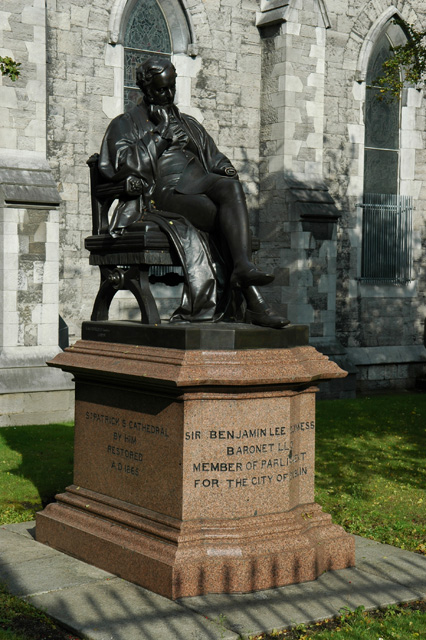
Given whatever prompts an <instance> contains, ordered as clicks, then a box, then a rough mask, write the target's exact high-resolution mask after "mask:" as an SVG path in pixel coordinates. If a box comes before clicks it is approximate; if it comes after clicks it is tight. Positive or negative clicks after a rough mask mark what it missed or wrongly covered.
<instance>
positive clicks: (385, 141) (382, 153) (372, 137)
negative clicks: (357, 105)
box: [364, 32, 401, 194]
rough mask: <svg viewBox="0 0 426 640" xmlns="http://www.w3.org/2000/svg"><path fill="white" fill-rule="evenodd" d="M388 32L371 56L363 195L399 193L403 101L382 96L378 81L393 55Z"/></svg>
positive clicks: (368, 77)
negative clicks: (386, 62) (400, 123)
mask: <svg viewBox="0 0 426 640" xmlns="http://www.w3.org/2000/svg"><path fill="white" fill-rule="evenodd" d="M392 55H393V54H392V44H391V41H390V39H389V36H388V33H387V32H386V33H385V34H383V35H382V37H381V38H380V39H379V41H378V42H377V44H376V46H375V47H374V49H373V52H372V55H371V57H370V61H369V65H368V69H367V78H366V81H367V82H366V84H367V88H366V96H365V157H364V192H365V193H382V194H385V193H394V194H396V193H398V174H399V122H400V111H401V107H400V105H401V100H400V99H393V100H389V99H387V98H383V97H382V93H381V91H382V88H381V87H380V86H379V85H378V84H377V80H378V79H379V77H380V76H381V75H382V74H383V69H382V65H383V63H384V62H385V60H387V59H388V58H390V57H391V56H392Z"/></svg>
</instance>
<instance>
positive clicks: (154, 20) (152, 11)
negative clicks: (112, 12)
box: [124, 0, 172, 111]
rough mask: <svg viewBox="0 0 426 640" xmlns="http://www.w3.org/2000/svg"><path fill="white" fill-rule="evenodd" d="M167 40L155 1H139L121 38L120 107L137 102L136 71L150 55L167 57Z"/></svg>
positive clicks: (161, 16)
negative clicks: (121, 74) (122, 63)
mask: <svg viewBox="0 0 426 640" xmlns="http://www.w3.org/2000/svg"><path fill="white" fill-rule="evenodd" d="M171 52H172V45H171V38H170V33H169V29H168V26H167V22H166V19H165V17H164V14H163V12H162V10H161V9H160V7H159V5H158V3H157V2H156V0H139V2H137V3H136V4H135V6H134V7H133V9H132V11H131V13H130V16H129V19H128V21H127V27H126V32H125V35H124V108H125V111H128V110H129V109H131V108H132V107H133V106H134V105H135V104H137V103H138V101H139V100H140V97H141V94H140V91H139V89H138V88H137V85H136V69H137V68H138V66H139V65H140V64H141V63H142V62H143V61H144V60H146V59H147V58H149V57H150V56H152V55H154V54H155V55H157V56H159V57H165V58H170V56H171Z"/></svg>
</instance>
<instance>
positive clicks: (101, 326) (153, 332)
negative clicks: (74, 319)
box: [82, 320, 309, 351]
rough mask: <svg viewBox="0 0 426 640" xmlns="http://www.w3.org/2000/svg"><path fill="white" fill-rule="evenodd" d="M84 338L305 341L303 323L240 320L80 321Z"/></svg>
mask: <svg viewBox="0 0 426 640" xmlns="http://www.w3.org/2000/svg"><path fill="white" fill-rule="evenodd" d="M82 338H83V340H95V341H97V342H117V343H122V344H133V345H139V346H149V347H164V348H167V349H196V350H203V351H208V350H224V349H226V350H227V349H288V348H291V347H300V346H303V345H307V344H308V340H309V330H308V327H307V326H304V325H289V326H287V327H284V329H267V328H265V327H257V326H255V325H251V324H239V323H226V322H219V323H217V324H214V323H197V324H196V323H193V324H189V323H187V324H186V323H184V324H169V323H165V324H160V325H148V324H142V323H140V322H134V321H133V322H132V321H124V320H122V321H109V320H108V321H97V322H83V326H82Z"/></svg>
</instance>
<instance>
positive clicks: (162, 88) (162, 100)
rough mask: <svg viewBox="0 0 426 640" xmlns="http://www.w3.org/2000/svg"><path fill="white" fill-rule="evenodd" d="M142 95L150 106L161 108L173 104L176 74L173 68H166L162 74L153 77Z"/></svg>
mask: <svg viewBox="0 0 426 640" xmlns="http://www.w3.org/2000/svg"><path fill="white" fill-rule="evenodd" d="M144 93H145V96H146V99H147V100H148V102H150V103H151V104H158V105H160V106H162V107H166V106H170V105H171V104H173V100H174V99H175V93H176V72H175V70H174V69H173V67H168V68H167V69H164V71H163V72H162V73H158V74H157V75H155V76H154V77H153V79H152V82H151V84H150V85H149V86H148V87H146V88H145V92H144Z"/></svg>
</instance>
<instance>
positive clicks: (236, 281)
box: [207, 178, 275, 289]
mask: <svg viewBox="0 0 426 640" xmlns="http://www.w3.org/2000/svg"><path fill="white" fill-rule="evenodd" d="M207 195H208V196H209V197H210V198H211V199H212V200H213V202H214V203H215V204H216V205H217V206H218V223H219V228H220V231H221V233H222V235H223V237H224V238H225V240H226V242H227V245H228V247H229V251H230V254H231V257H232V262H233V271H232V274H231V278H230V284H231V286H232V287H234V288H236V287H241V288H242V289H245V288H247V287H249V286H251V285H256V286H261V285H264V284H269V283H270V282H272V281H273V279H274V277H275V276H274V275H273V274H271V273H265V272H264V271H262V270H261V269H259V268H258V267H256V265H255V264H253V262H252V261H251V232H250V225H249V218H248V212H247V205H246V200H245V196H244V191H243V188H242V186H241V183H240V182H239V181H238V180H232V179H230V178H224V179H223V180H220V181H218V182H216V184H215V185H214V188H213V189H210V190H209V191H208V193H207Z"/></svg>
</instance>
